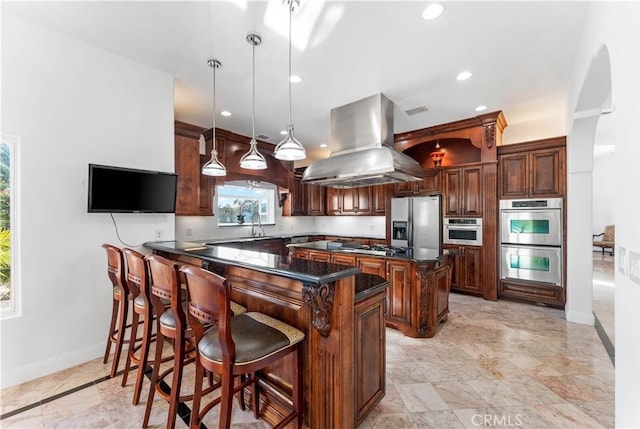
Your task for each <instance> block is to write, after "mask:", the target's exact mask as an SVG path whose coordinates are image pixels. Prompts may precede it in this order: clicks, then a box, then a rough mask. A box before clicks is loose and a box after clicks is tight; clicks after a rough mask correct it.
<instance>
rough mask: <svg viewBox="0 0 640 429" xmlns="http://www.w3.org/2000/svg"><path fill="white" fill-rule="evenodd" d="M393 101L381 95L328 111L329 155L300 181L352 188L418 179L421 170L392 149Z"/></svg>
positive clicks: (309, 170) (415, 163)
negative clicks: (329, 114)
mask: <svg viewBox="0 0 640 429" xmlns="http://www.w3.org/2000/svg"><path fill="white" fill-rule="evenodd" d="M393 110H394V107H393V102H392V101H391V100H389V99H388V98H387V97H386V96H385V95H384V94H374V95H372V96H370V97H366V98H364V99H362V100H358V101H355V102H353V103H349V104H346V105H344V106H340V107H336V108H334V109H331V142H330V149H331V156H330V157H328V158H323V159H319V160H317V161H314V162H312V163H311V164H310V165H309V166H308V167H307V169H306V170H305V172H304V175H303V176H302V182H303V183H307V184H312V185H323V186H329V187H332V188H355V187H358V186H370V185H379V184H383V183H396V182H407V181H417V180H422V179H423V177H424V174H423V173H422V167H421V166H420V164H419V163H418V161H416V160H415V159H413V158H411V157H410V156H409V155H405V154H404V153H402V152H400V151H397V150H395V148H394V146H395V142H394V134H393V132H394V127H393Z"/></svg>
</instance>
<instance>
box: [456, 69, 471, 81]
mask: <svg viewBox="0 0 640 429" xmlns="http://www.w3.org/2000/svg"><path fill="white" fill-rule="evenodd" d="M471 76H473V73H471V72H470V71H463V72H460V73H458V76H456V79H458V80H467V79H469V78H470V77H471Z"/></svg>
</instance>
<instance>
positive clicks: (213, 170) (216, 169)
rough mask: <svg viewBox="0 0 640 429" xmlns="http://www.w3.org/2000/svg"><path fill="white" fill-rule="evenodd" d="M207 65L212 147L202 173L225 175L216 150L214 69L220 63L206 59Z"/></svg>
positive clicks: (219, 65) (220, 65) (225, 172)
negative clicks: (210, 80) (210, 83)
mask: <svg viewBox="0 0 640 429" xmlns="http://www.w3.org/2000/svg"><path fill="white" fill-rule="evenodd" d="M207 65H208V66H209V67H211V68H212V69H213V137H212V139H213V149H212V150H211V159H210V160H209V161H207V163H206V164H205V165H203V166H202V174H204V175H205V176H226V175H227V169H226V168H224V165H222V163H221V162H220V160H219V159H218V151H217V150H216V69H217V68H220V67H222V63H221V62H220V61H218V60H216V59H210V60H208V61H207Z"/></svg>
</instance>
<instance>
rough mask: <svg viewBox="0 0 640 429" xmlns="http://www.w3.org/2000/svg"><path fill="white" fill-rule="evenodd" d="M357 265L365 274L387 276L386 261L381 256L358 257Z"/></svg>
mask: <svg viewBox="0 0 640 429" xmlns="http://www.w3.org/2000/svg"><path fill="white" fill-rule="evenodd" d="M357 264H358V265H357V267H358V268H360V271H362V272H363V273H365V274H374V275H376V276H380V277H382V278H383V279H384V278H387V261H386V260H385V259H383V258H368V257H358V262H357Z"/></svg>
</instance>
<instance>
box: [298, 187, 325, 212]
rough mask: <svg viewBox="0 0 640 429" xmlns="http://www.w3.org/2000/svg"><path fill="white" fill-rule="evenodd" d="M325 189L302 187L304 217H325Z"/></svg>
mask: <svg viewBox="0 0 640 429" xmlns="http://www.w3.org/2000/svg"><path fill="white" fill-rule="evenodd" d="M325 189H326V188H325V187H324V186H318V185H304V184H303V185H302V192H303V194H304V201H305V209H306V213H305V214H306V215H308V216H324V215H325V207H324V204H325Z"/></svg>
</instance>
